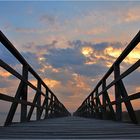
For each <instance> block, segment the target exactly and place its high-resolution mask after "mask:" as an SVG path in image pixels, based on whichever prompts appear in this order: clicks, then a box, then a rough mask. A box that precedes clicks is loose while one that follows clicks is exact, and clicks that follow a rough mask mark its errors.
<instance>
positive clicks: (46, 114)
mask: <svg viewBox="0 0 140 140" xmlns="http://www.w3.org/2000/svg"><path fill="white" fill-rule="evenodd" d="M48 94H49V91H48V89H47V88H46V97H45V98H46V105H45V107H46V110H45V119H46V118H48V97H49V96H48Z"/></svg>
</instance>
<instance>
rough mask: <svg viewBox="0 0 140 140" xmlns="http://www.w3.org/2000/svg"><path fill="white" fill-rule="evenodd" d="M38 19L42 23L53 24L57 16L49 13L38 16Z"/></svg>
mask: <svg viewBox="0 0 140 140" xmlns="http://www.w3.org/2000/svg"><path fill="white" fill-rule="evenodd" d="M39 20H40V22H42V23H45V24H49V25H54V24H56V22H57V17H56V16H54V15H50V14H44V15H42V16H40V18H39Z"/></svg>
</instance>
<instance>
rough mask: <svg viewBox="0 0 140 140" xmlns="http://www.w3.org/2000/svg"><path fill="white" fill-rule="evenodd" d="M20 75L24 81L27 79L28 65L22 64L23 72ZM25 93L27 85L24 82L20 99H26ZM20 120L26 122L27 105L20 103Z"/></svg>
mask: <svg viewBox="0 0 140 140" xmlns="http://www.w3.org/2000/svg"><path fill="white" fill-rule="evenodd" d="M22 76H23V77H24V79H25V80H26V81H28V66H23V72H22ZM27 93H28V86H27V84H25V83H24V85H23V89H22V94H21V100H23V101H27ZM20 121H21V122H26V121H27V105H25V104H21V115H20Z"/></svg>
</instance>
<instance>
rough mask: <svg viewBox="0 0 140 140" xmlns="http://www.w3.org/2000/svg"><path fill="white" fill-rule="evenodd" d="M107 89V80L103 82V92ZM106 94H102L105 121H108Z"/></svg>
mask: <svg viewBox="0 0 140 140" xmlns="http://www.w3.org/2000/svg"><path fill="white" fill-rule="evenodd" d="M105 88H106V80H105V79H104V80H102V91H104V89H105ZM105 94H106V93H105V92H104V93H103V94H102V104H103V110H104V111H103V119H106V95H105Z"/></svg>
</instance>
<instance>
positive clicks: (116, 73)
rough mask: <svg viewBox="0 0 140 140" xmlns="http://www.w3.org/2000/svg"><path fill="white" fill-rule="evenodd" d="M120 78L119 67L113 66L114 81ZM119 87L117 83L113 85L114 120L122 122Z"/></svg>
mask: <svg viewBox="0 0 140 140" xmlns="http://www.w3.org/2000/svg"><path fill="white" fill-rule="evenodd" d="M119 76H120V66H119V65H114V79H117V77H119ZM120 92H121V91H120V86H119V85H118V82H116V83H115V101H116V106H115V107H116V120H117V121H121V120H122V104H121V102H119V100H120V99H121V93H120Z"/></svg>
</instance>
